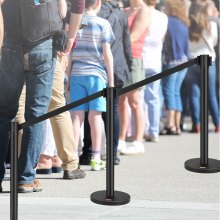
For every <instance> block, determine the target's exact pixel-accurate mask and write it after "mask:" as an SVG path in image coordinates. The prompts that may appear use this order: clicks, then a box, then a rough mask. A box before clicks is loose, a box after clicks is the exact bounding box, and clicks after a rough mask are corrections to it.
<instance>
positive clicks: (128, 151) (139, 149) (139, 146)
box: [121, 141, 145, 155]
mask: <svg viewBox="0 0 220 220" xmlns="http://www.w3.org/2000/svg"><path fill="white" fill-rule="evenodd" d="M144 152H145V150H144V145H143V143H142V142H141V141H133V142H132V143H131V145H129V146H128V147H126V148H125V149H124V150H122V151H121V154H122V155H135V154H144Z"/></svg>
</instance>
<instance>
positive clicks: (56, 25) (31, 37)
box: [20, 0, 62, 43]
mask: <svg viewBox="0 0 220 220" xmlns="http://www.w3.org/2000/svg"><path fill="white" fill-rule="evenodd" d="M20 12H21V21H22V34H23V38H24V40H26V41H27V42H29V43H33V42H37V41H39V40H42V39H44V38H46V37H50V36H52V34H53V33H55V32H56V31H58V30H61V28H62V19H61V17H60V15H59V7H58V0H41V2H40V4H37V5H35V3H34V0H20Z"/></svg>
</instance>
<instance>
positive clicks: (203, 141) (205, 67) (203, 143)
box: [199, 55, 210, 166]
mask: <svg viewBox="0 0 220 220" xmlns="http://www.w3.org/2000/svg"><path fill="white" fill-rule="evenodd" d="M209 64H210V59H209V56H208V55H201V56H200V60H199V65H200V75H201V89H200V90H201V96H200V109H201V116H200V117H201V132H200V133H201V134H200V163H201V166H206V165H207V164H208V80H209V77H208V73H209Z"/></svg>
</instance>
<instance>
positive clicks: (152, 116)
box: [144, 69, 161, 140]
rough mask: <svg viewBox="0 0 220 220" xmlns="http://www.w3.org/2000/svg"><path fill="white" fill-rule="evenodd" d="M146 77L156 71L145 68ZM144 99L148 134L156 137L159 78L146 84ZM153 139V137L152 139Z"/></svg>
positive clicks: (158, 123)
mask: <svg viewBox="0 0 220 220" xmlns="http://www.w3.org/2000/svg"><path fill="white" fill-rule="evenodd" d="M145 73H146V78H148V77H151V76H153V75H154V74H156V71H154V70H151V69H146V72H145ZM144 101H145V103H146V105H147V113H148V117H147V118H148V121H149V126H148V132H147V133H148V135H149V137H152V138H158V135H159V127H160V106H161V104H160V80H157V81H155V82H153V83H150V84H148V85H146V88H145V91H144ZM152 140H153V139H152ZM155 140H156V139H155Z"/></svg>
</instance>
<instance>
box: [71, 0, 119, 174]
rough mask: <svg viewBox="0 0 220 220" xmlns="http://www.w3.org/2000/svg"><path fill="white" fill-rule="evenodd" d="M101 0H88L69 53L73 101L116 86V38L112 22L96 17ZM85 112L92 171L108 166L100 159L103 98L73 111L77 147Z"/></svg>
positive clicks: (103, 109)
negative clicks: (114, 46)
mask: <svg viewBox="0 0 220 220" xmlns="http://www.w3.org/2000/svg"><path fill="white" fill-rule="evenodd" d="M100 8H101V0H86V10H85V19H86V20H87V26H86V27H85V28H83V29H81V30H80V31H79V32H78V33H77V37H76V46H75V48H73V50H72V53H71V56H69V58H70V60H69V62H68V63H69V64H68V68H67V74H68V76H70V80H69V82H70V97H71V98H70V101H71V102H74V101H76V100H79V99H81V98H84V97H86V96H88V95H92V94H94V93H96V92H99V91H101V90H103V89H104V88H105V87H106V84H108V86H109V87H114V77H113V56H112V52H111V43H112V41H113V40H114V39H115V37H114V34H113V32H112V28H111V26H110V24H109V22H108V21H107V20H105V19H103V18H100V17H98V16H97V13H98V12H99V10H100ZM85 111H88V112H89V113H88V114H89V115H88V119H89V124H90V127H91V137H92V160H91V170H94V171H98V170H102V169H105V162H104V161H102V160H101V158H100V149H101V134H102V126H101V125H102V116H101V114H102V112H103V111H106V103H105V99H104V97H100V98H97V99H95V100H92V101H90V102H88V103H85V104H83V105H80V106H78V107H76V108H73V109H72V110H71V115H72V121H73V134H74V139H75V144H76V146H78V143H79V138H80V131H81V130H80V127H81V125H82V123H83V121H84V117H85V116H84V114H85Z"/></svg>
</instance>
